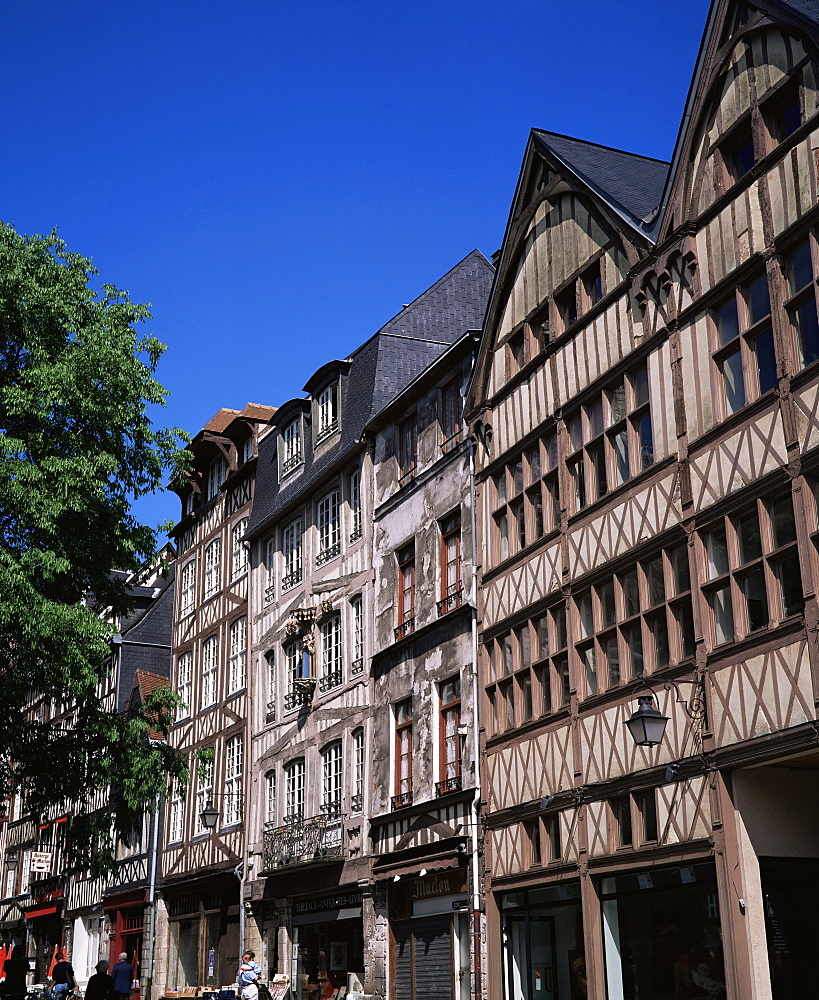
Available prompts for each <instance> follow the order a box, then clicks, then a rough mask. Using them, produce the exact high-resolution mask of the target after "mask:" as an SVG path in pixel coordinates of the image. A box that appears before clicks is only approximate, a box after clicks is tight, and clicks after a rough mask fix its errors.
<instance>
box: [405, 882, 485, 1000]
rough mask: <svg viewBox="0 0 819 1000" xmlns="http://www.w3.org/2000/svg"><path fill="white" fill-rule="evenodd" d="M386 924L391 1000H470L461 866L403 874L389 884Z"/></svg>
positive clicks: (466, 915) (465, 895)
mask: <svg viewBox="0 0 819 1000" xmlns="http://www.w3.org/2000/svg"><path fill="white" fill-rule="evenodd" d="M395 878H396V876H393V879H395ZM389 920H390V930H391V935H392V942H391V944H392V948H391V952H392V961H391V966H392V975H391V983H392V993H391V995H392V996H394V997H395V1000H413V998H416V997H424V998H425V1000H469V995H470V976H469V970H470V940H469V895H468V886H467V870H466V868H464V867H458V868H449V869H444V870H441V871H435V872H431V873H429V874H423V875H421V874H419V875H417V876H409V875H405V876H400V877H398V881H392V882H390V883H389Z"/></svg>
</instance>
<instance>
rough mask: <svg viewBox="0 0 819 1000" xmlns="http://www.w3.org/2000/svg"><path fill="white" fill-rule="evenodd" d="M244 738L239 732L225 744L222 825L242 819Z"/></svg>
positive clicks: (233, 823)
mask: <svg viewBox="0 0 819 1000" xmlns="http://www.w3.org/2000/svg"><path fill="white" fill-rule="evenodd" d="M244 756H245V738H244V736H243V735H242V734H241V733H239V734H237V735H236V736H232V737H231V738H230V739H229V740H228V741H227V743H226V744H225V792H224V805H223V807H222V822H223V825H224V826H234V825H235V824H236V823H241V821H242V773H243V768H244Z"/></svg>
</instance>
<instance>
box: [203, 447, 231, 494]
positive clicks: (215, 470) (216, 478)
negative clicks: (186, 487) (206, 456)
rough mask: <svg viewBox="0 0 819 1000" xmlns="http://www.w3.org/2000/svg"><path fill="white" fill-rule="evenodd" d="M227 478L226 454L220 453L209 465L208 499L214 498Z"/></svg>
mask: <svg viewBox="0 0 819 1000" xmlns="http://www.w3.org/2000/svg"><path fill="white" fill-rule="evenodd" d="M226 478H227V462H226V461H225V457H224V455H219V456H217V457H216V458H214V460H213V461H212V462H211V463H210V465H209V466H208V482H207V493H206V494H205V499H206V500H213V498H214V497H215V496H217V495H218V493H219V487H220V486H221V485H222V483H223V482H224V481H225V479H226Z"/></svg>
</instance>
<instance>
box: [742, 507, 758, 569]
mask: <svg viewBox="0 0 819 1000" xmlns="http://www.w3.org/2000/svg"><path fill="white" fill-rule="evenodd" d="M737 537H738V539H739V564H740V566H744V565H745V563H749V562H751V561H752V560H754V559H759V557H760V556H761V555H762V536H761V535H760V531H759V515H758V514H757V512H756V511H752V512H751V513H749V514H744V515H743V516H742V517H740V518H739V519H738V520H737Z"/></svg>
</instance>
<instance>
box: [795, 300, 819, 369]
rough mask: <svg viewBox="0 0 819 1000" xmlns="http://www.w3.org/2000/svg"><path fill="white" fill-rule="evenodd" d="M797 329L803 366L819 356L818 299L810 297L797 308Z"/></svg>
mask: <svg viewBox="0 0 819 1000" xmlns="http://www.w3.org/2000/svg"><path fill="white" fill-rule="evenodd" d="M796 329H797V331H798V333H799V349H800V353H801V355H802V364H803V366H806V365H809V364H811V363H812V362H813V361H816V359H817V358H819V321H817V318H816V301H815V300H814V299H813V298H810V299H808V301H807V302H805V303H803V304H802V305H801V306H799V308H798V309H797V310H796Z"/></svg>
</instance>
